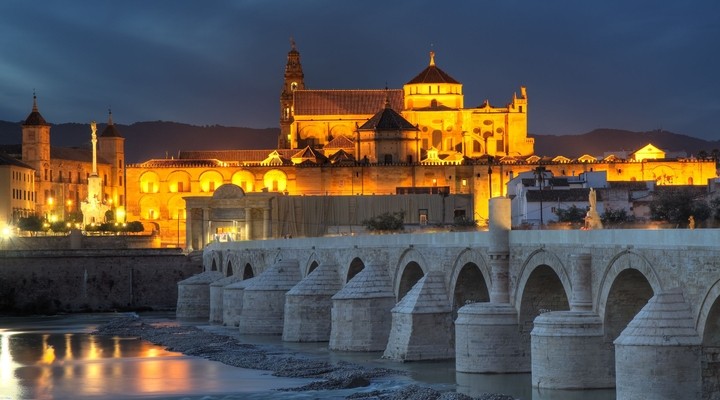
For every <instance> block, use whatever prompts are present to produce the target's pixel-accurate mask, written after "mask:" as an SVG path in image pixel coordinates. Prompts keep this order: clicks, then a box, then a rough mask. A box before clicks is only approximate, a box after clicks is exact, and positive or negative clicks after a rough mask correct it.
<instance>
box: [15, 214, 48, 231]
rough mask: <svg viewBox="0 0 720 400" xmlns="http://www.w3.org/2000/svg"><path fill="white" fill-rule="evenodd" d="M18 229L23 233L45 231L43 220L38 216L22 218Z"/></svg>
mask: <svg viewBox="0 0 720 400" xmlns="http://www.w3.org/2000/svg"><path fill="white" fill-rule="evenodd" d="M18 227H19V228H20V230H23V231H33V232H36V231H41V230H43V220H42V219H41V218H40V217H38V216H37V215H31V216H29V217H22V218H20V219H19V220H18Z"/></svg>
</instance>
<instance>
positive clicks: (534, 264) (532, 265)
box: [514, 249, 572, 318]
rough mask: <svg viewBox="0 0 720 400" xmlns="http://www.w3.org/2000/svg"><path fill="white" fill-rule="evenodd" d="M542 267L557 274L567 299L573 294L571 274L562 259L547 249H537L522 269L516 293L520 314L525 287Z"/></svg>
mask: <svg viewBox="0 0 720 400" xmlns="http://www.w3.org/2000/svg"><path fill="white" fill-rule="evenodd" d="M541 266H547V267H549V268H550V269H552V270H553V271H554V272H555V275H556V277H557V278H558V279H559V280H560V284H561V286H562V290H563V291H564V293H563V294H564V295H565V298H566V299H569V298H570V293H572V284H571V283H570V274H569V273H568V271H567V268H565V265H563V263H562V261H561V260H560V258H559V257H558V256H557V255H555V254H554V253H550V252H549V251H547V250H545V249H537V250H535V251H533V252H532V253H531V254H530V255H529V256H528V258H527V259H526V260H525V262H523V264H522V267H520V273H519V274H518V276H519V278H518V284H517V287H516V289H515V293H514V296H515V308H516V309H518V311H519V312H520V311H522V310H520V309H519V307H520V306H521V303H522V299H523V296H524V295H525V293H524V292H525V287H526V286H527V284H528V280H529V279H530V276H531V275H532V274H533V272H535V269H537V268H538V267H541ZM553 311H559V310H553ZM533 318H534V317H533Z"/></svg>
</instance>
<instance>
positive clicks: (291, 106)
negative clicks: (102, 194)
mask: <svg viewBox="0 0 720 400" xmlns="http://www.w3.org/2000/svg"><path fill="white" fill-rule="evenodd" d="M419 69H421V71H420V73H418V74H417V75H416V76H415V77H413V78H411V79H410V80H409V81H408V82H407V83H406V84H405V85H404V86H403V87H402V88H401V89H390V88H383V89H361V90H335V89H310V88H307V87H306V85H305V80H304V76H305V75H304V71H303V69H302V65H301V62H300V52H299V51H298V50H297V48H296V46H295V44H294V43H292V45H291V49H290V51H289V52H288V54H287V62H286V65H285V70H284V76H283V77H282V78H283V79H282V89H281V93H280V109H279V114H280V136H279V138H278V148H276V149H267V150H236V149H218V150H214V151H208V150H187V151H181V152H180V153H179V155H178V158H175V159H152V160H148V161H146V162H143V163H139V164H134V165H129V166H128V168H127V171H126V173H127V193H128V197H127V199H128V202H127V203H128V204H127V212H128V220H140V221H141V222H143V224H144V225H145V226H146V227H149V226H152V227H153V229H155V230H157V231H158V232H159V233H160V236H161V240H162V242H163V243H164V244H165V245H177V246H180V247H185V246H187V248H194V249H198V248H202V246H204V244H206V243H207V242H208V241H209V240H212V238H213V237H214V236H216V235H218V236H217V237H228V238H234V239H235V240H246V239H263V238H270V237H291V236H292V237H298V236H318V235H324V234H329V233H332V232H336V233H338V232H340V231H342V229H349V230H350V231H352V229H355V228H353V227H357V226H360V225H362V220H363V219H364V218H367V217H372V216H374V215H377V214H379V213H382V212H384V211H403V212H405V222H406V224H409V225H423V224H428V225H433V224H434V225H451V224H452V223H453V220H454V218H455V217H463V218H467V219H470V220H476V221H478V222H479V223H480V224H481V225H482V224H484V223H485V221H486V218H487V215H488V214H487V211H488V199H489V198H491V197H495V196H507V195H509V193H508V187H507V186H508V183H509V182H510V181H512V180H513V179H514V178H515V177H518V176H520V174H526V173H528V172H531V171H534V170H536V169H537V168H538V167H539V166H542V168H544V170H545V171H547V173H548V174H552V175H554V176H568V177H580V176H582V175H583V174H585V173H588V172H599V171H602V172H604V173H605V176H606V179H607V181H608V182H617V181H619V182H627V181H643V182H645V181H652V182H654V183H657V184H673V185H688V184H689V185H705V184H706V183H707V180H708V179H709V178H713V177H716V176H717V175H716V171H715V164H714V162H711V161H701V160H679V159H675V160H671V159H665V158H664V153H663V154H660V153H657V152H653V151H650V150H652V149H650V150H648V149H645V150H642V151H639V152H638V153H637V154H634V155H632V157H634V158H630V157H628V158H621V157H617V156H608V157H605V158H597V157H594V156H591V155H585V156H582V157H580V158H578V159H569V158H566V157H563V156H562V155H558V156H556V157H554V158H553V157H539V156H537V155H535V154H534V140H533V139H532V138H530V137H528V133H527V113H528V99H527V91H526V89H525V88H524V87H521V88H520V92H519V94H517V93H516V94H513V95H512V98H511V100H510V102H509V103H508V104H507V105H506V106H505V107H494V106H491V105H490V104H489V102H484V103H483V104H481V105H480V106H478V107H475V108H465V104H464V96H463V87H462V84H461V83H460V81H458V80H457V79H455V78H453V77H452V76H451V75H450V74H448V73H447V72H445V71H444V70H442V69H440V68H439V67H438V66H437V64H436V56H435V54H434V53H430V57H429V62H428V64H427V65H426V66H425V67H424V68H422V67H421V68H419ZM648 151H649V152H648ZM227 184H232V185H234V186H237V187H239V188H240V189H241V190H239V191H238V190H230V189H227V188H223V189H222V190H219V189H220V188H221V187H223V186H224V185H227ZM216 190H218V191H217V193H216ZM438 195H440V196H438ZM556 203H558V204H554V205H553V206H562V205H561V204H560V203H559V202H556ZM343 227H344V228H343ZM345 233H347V231H346V232H345Z"/></svg>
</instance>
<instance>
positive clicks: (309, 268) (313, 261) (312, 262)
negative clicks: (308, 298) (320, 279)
mask: <svg viewBox="0 0 720 400" xmlns="http://www.w3.org/2000/svg"><path fill="white" fill-rule="evenodd" d="M319 265H320V262H319V261H318V260H317V254H316V253H315V252H313V253H312V254H310V257H309V258H308V260H307V262H306V263H305V268H303V271H302V276H308V275H310V273H311V272H313V271H314V270H315V268H317V267H318V266H319Z"/></svg>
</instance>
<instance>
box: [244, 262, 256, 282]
mask: <svg viewBox="0 0 720 400" xmlns="http://www.w3.org/2000/svg"><path fill="white" fill-rule="evenodd" d="M254 277H255V271H253V267H252V265H250V263H246V264H245V268H243V280H246V279H250V278H254Z"/></svg>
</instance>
